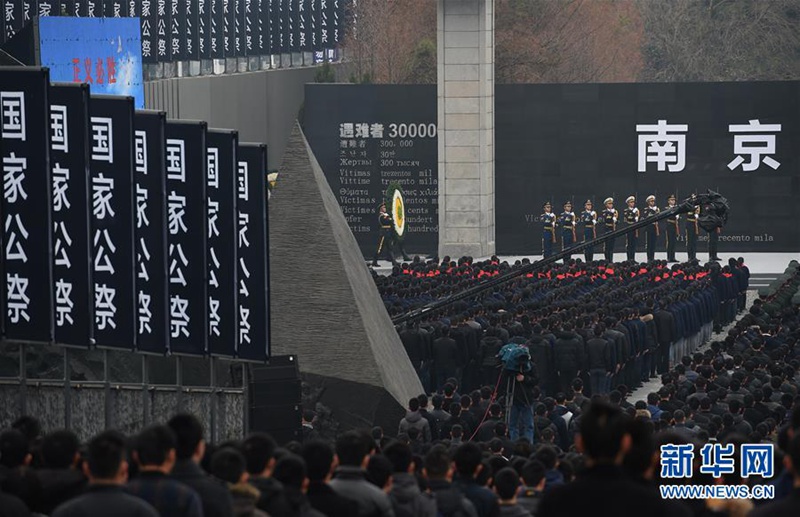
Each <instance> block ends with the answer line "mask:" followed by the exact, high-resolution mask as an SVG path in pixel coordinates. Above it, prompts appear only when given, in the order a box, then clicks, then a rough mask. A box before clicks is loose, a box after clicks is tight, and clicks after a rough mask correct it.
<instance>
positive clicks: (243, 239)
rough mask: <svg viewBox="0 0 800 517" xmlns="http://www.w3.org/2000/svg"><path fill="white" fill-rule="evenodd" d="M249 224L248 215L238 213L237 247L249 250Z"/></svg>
mask: <svg viewBox="0 0 800 517" xmlns="http://www.w3.org/2000/svg"><path fill="white" fill-rule="evenodd" d="M249 222H250V214H248V213H245V212H239V247H240V248H249V247H250V241H249V240H247V224H248V223H249Z"/></svg>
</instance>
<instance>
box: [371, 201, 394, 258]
mask: <svg viewBox="0 0 800 517" xmlns="http://www.w3.org/2000/svg"><path fill="white" fill-rule="evenodd" d="M381 208H383V209H385V208H386V203H383V204H381V205H380V206H379V207H378V226H379V228H380V239H379V240H378V249H376V250H375V256H374V257H373V259H372V265H373V266H377V265H378V258H380V257H381V254H382V253H383V254H384V256H383V258H385V259H386V260H388V261H389V262H391V263H392V264H397V261H396V260H395V259H394V253H393V251H392V248H393V247H394V242H393V241H394V227H393V226H394V225H393V224H392V216H391V215H389V213H388V212H386V211H385V210H381Z"/></svg>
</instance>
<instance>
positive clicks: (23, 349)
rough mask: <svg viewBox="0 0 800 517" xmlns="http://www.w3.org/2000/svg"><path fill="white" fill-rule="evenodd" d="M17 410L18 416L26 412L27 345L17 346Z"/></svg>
mask: <svg viewBox="0 0 800 517" xmlns="http://www.w3.org/2000/svg"><path fill="white" fill-rule="evenodd" d="M19 412H20V416H23V415H27V414H28V347H27V345H25V344H21V345H20V346H19Z"/></svg>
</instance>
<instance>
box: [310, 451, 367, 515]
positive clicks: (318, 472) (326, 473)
mask: <svg viewBox="0 0 800 517" xmlns="http://www.w3.org/2000/svg"><path fill="white" fill-rule="evenodd" d="M302 454H303V459H304V460H305V461H306V468H307V472H308V481H309V483H308V492H307V493H306V495H307V497H308V501H309V502H310V503H311V506H312V507H313V508H315V509H317V510H319V511H320V512H322V513H324V514H325V515H327V516H328V517H351V516H352V515H356V514H357V513H358V504H356V502H355V501H353V500H352V499H348V498H346V497H344V496H341V495H339V494H337V493H336V492H335V491H334V490H333V489H332V488H331V487H330V486H329V485H328V483H329V482H330V480H331V478H332V477H333V471H334V470H335V469H336V467H337V466H338V465H337V464H338V460H337V459H336V458H335V457H334V454H333V448H332V447H331V446H330V445H329V444H328V442H324V441H313V442H309V443H307V444H305V445H304V446H303V451H302Z"/></svg>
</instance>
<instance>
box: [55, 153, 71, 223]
mask: <svg viewBox="0 0 800 517" xmlns="http://www.w3.org/2000/svg"><path fill="white" fill-rule="evenodd" d="M67 190H69V169H65V168H63V167H61V164H58V163H57V164H55V165H54V166H53V210H54V211H55V212H60V211H61V210H68V209H69V207H70V206H71V205H70V204H69V198H68V197H67Z"/></svg>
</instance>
